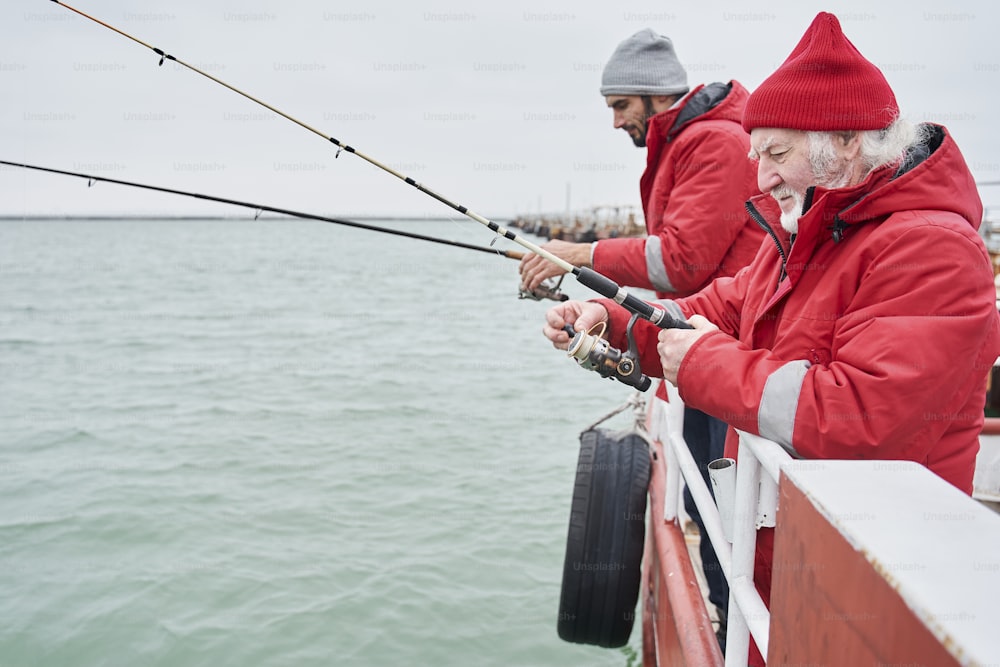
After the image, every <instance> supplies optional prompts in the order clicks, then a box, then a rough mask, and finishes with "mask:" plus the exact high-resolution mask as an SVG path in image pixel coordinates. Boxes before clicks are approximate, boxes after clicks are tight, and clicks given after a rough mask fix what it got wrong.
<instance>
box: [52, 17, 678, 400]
mask: <svg viewBox="0 0 1000 667" xmlns="http://www.w3.org/2000/svg"><path fill="white" fill-rule="evenodd" d="M52 2H54V3H56V4H57V5H60V6H61V7H65V8H66V9H68V10H70V11H72V12H74V13H75V14H78V15H80V16H82V17H83V18H85V19H87V20H89V21H93V22H94V23H96V24H98V25H100V26H103V27H104V28H107V29H108V30H111V31H112V32H116V33H118V34H119V35H121V36H122V37H125V38H127V39H129V40H131V41H133V42H135V43H137V44H139V45H140V46H143V47H145V48H147V49H149V50H150V51H153V52H154V53H155V54H156V55H157V56H159V58H160V60H159V65H160V66H161V67H162V66H163V63H164V62H165V61H167V60H169V61H171V62H175V63H177V64H178V65H180V66H182V67H184V68H186V69H188V70H191V71H192V72H194V73H196V74H200V75H201V76H203V77H205V78H206V79H208V80H210V81H213V82H215V83H217V84H219V85H220V86H223V87H224V88H228V89H229V90H231V91H233V92H234V93H236V94H238V95H240V96H242V97H245V98H246V99H248V100H250V101H251V102H254V103H255V104H258V105H260V106H262V107H264V108H265V109H267V110H269V111H271V112H273V113H276V114H278V115H279V116H281V117H282V118H285V119H287V120H289V121H291V122H293V123H295V124H296V125H298V126H300V127H302V128H304V129H306V130H308V131H309V132H312V133H313V134H315V135H317V136H319V137H321V138H323V139H325V140H326V141H329V142H330V143H332V144H333V145H335V146H336V147H337V156H338V157H339V156H340V153H341V152H342V151H347V152H348V153H352V154H354V155H356V156H357V157H359V158H361V159H362V160H364V161H366V162H368V163H369V164H371V165H373V166H375V167H377V168H379V169H381V170H382V171H385V172H386V173H388V174H391V175H392V176H395V177H396V178H398V179H400V180H401V181H403V182H405V183H406V184H408V185H410V186H412V187H414V188H416V189H417V190H419V191H420V192H423V193H424V194H426V195H428V196H430V197H432V198H434V199H436V200H438V201H439V202H441V203H442V204H444V205H445V206H448V207H449V208H451V209H453V210H455V211H457V212H459V213H461V214H463V215H465V216H467V217H469V218H471V219H472V220H475V221H476V222H478V223H480V224H482V225H484V226H486V227H487V228H488V229H490V230H491V231H492V232H494V233H495V234H497V235H499V236H502V237H504V238H506V239H508V240H510V241H513V242H514V243H517V244H518V245H520V246H522V247H524V248H526V249H527V250H529V251H531V252H532V253H534V254H536V255H538V256H539V257H542V258H544V259H546V260H548V261H550V262H552V263H553V264H555V265H556V266H558V267H559V268H561V269H562V270H563V271H565V272H567V273H571V274H573V277H574V278H576V280H577V282H579V283H580V284H582V285H583V286H585V287H588V288H590V289H592V290H593V291H595V292H597V293H598V294H600V295H601V296H604V297H606V298H609V299H612V300H614V301H615V302H616V303H618V304H620V305H621V306H623V307H624V308H625V309H627V310H628V311H629V312H631V313H632V314H633V315H634V316H638V317H641V318H643V319H645V320H648V321H649V322H652V323H653V324H655V325H656V326H658V327H660V328H661V329H668V328H679V329H690V328H692V327H691V325H689V324H688V323H687V322H685V321H683V320H681V319H677V318H674V317H673V316H671V315H670V314H669V313H667V311H666V310H664V309H663V308H660V307H657V306H654V305H653V304H650V303H647V302H646V301H643V300H642V299H640V298H639V297H637V296H635V295H633V294H629V293H628V291H626V290H625V288H623V287H621V286H620V285H618V284H617V283H616V282H614V281H613V280H611V279H609V278H607V277H605V276H603V275H601V274H600V273H598V272H596V271H594V270H593V269H590V268H588V267H578V266H574V265H573V264H570V263H569V262H567V261H566V260H564V259H562V258H561V257H559V256H557V255H555V254H553V253H551V252H549V251H548V250H546V249H544V248H542V247H541V246H538V245H536V244H534V243H532V242H531V241H528V240H527V239H525V238H523V237H521V236H519V235H517V234H515V233H514V232H512V231H510V230H508V229H506V228H504V227H502V226H500V225H498V224H497V223H495V222H493V221H491V220H489V219H487V218H485V217H483V216H481V215H479V214H478V213H476V212H474V211H472V210H470V209H469V208H468V207H466V206H463V205H461V204H457V203H455V202H453V201H451V200H450V199H448V198H447V197H445V196H444V195H441V194H439V193H437V192H435V191H434V190H431V189H430V188H428V187H426V186H424V185H422V184H420V183H418V182H417V181H415V180H413V179H412V178H410V177H409V176H406V175H404V174H402V173H400V172H399V171H397V170H395V169H393V168H392V167H390V166H388V165H386V164H384V163H382V162H380V161H378V160H376V159H375V158H373V157H371V156H369V155H366V154H365V153H362V152H361V151H359V150H357V149H355V148H354V147H353V146H350V145H348V144H346V143H344V142H342V141H340V140H339V139H336V138H335V137H332V136H330V135H328V134H326V133H324V132H321V131H320V130H318V129H316V128H314V127H312V126H311V125H309V124H308V123H305V122H304V121H302V120H299V119H298V118H295V117H294V116H292V115H290V114H288V113H286V112H284V111H282V110H280V109H278V108H276V107H274V106H272V105H270V104H268V103H267V102H264V101H263V100H261V99H258V98H257V97H254V96H253V95H251V94H249V93H247V92H245V91H243V90H241V89H239V88H237V87H236V86H233V85H232V84H229V83H227V82H225V81H223V80H222V79H219V78H218V77H215V76H213V75H211V74H209V73H208V72H205V71H204V70H202V69H199V68H198V67H195V66H194V65H191V64H190V63H187V62H185V61H183V60H181V59H180V58H178V57H176V56H174V55H172V54H170V53H167V52H166V51H164V50H163V49H160V48H158V47H155V46H153V45H151V44H148V43H146V42H144V41H143V40H141V39H139V38H137V37H135V36H133V35H131V34H129V33H127V32H125V31H123V30H121V29H119V28H116V27H114V26H112V25H110V24H108V23H105V22H104V21H101V20H100V19H97V18H95V17H93V16H91V15H89V14H87V13H85V12H83V11H81V10H79V9H77V8H75V7H73V6H71V5H68V4H66V3H64V2H61V1H60V0H52ZM581 333H583V332H581ZM618 379H622V378H621V377H619V378H618ZM622 381H625V380H622ZM626 384H629V383H628V382H626Z"/></svg>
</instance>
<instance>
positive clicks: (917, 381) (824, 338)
mask: <svg viewBox="0 0 1000 667" xmlns="http://www.w3.org/2000/svg"><path fill="white" fill-rule="evenodd" d="M743 126H744V128H746V130H747V131H749V132H750V143H751V150H750V158H751V159H752V160H755V161H756V162H757V183H758V186H759V187H760V190H761V192H762V193H764V194H761V195H759V196H757V197H755V198H753V199H751V201H750V202H748V204H747V206H748V210H750V211H751V213H752V215H753V216H754V217H755V218H756V219H757V220H758V222H759V223H760V224H761V225H763V226H765V228H766V230H767V232H768V234H769V235H770V237H771V239H772V242H771V243H765V244H764V245H762V246H761V249H760V251H759V252H758V254H757V256H756V257H755V258H754V260H753V262H752V263H751V264H750V266H749V267H747V268H746V269H744V270H743V271H741V272H740V273H738V274H737V275H736V276H735V277H734V278H732V279H723V280H719V281H716V282H714V283H712V284H711V285H709V286H708V287H706V288H705V289H703V290H702V291H700V292H699V293H697V294H695V295H693V296H690V297H687V298H683V299H677V300H675V301H670V302H665V306H666V307H667V308H668V310H670V311H671V312H673V314H675V315H678V316H682V317H686V318H687V319H688V321H689V322H690V324H692V325H693V326H694V329H693V330H680V329H670V330H659V329H657V328H656V327H655V326H653V325H651V324H649V323H648V322H640V323H639V324H638V325H637V326H636V328H635V335H636V341H637V343H638V346H639V350H640V360H641V364H642V368H643V370H644V372H645V373H647V374H649V375H654V376H657V377H663V378H666V379H667V380H668V381H670V382H672V383H673V384H675V385H676V386H677V387H678V390H679V392H680V394H681V396H682V397H683V399H684V400H685V402H686V403H687V404H688V405H692V406H695V407H697V408H699V409H701V410H703V411H705V412H706V413H708V414H711V415H714V416H716V417H719V418H720V419H723V420H724V421H726V422H727V423H729V424H730V425H731V426H734V427H736V428H739V429H742V430H745V431H748V432H750V433H755V434H759V435H761V436H763V437H766V438H769V439H771V440H774V441H776V442H777V443H779V444H780V445H781V446H783V447H784V448H785V449H786V450H788V451H789V452H790V453H791V454H792V455H793V456H795V457H801V458H807V459H826V458H835V459H897V460H912V461H916V462H919V463H921V464H923V465H925V466H926V467H927V468H929V469H930V470H931V471H933V472H934V473H936V474H937V475H939V476H940V477H942V478H943V479H945V480H946V481H948V482H950V483H951V484H953V485H954V486H956V487H958V488H959V489H961V490H962V491H964V492H966V493H971V492H972V478H973V473H974V470H975V460H976V454H977V451H978V447H979V442H978V436H979V431H980V429H981V426H982V422H983V407H984V404H985V394H986V379H987V374H988V372H989V370H990V368H991V366H992V364H993V362H994V361H995V360H996V359H997V356H998V354H1000V318H998V315H997V310H996V292H995V288H994V286H993V273H992V268H991V263H990V258H989V255H988V253H987V251H986V248H985V246H984V244H983V241H982V239H981V238H980V237H979V235H978V233H977V231H976V230H977V228H978V227H979V224H980V223H981V221H982V214H983V208H982V203H981V202H980V199H979V196H978V194H977V191H976V187H975V183H974V180H973V177H972V174H971V173H970V171H969V169H968V166H967V165H966V163H965V160H964V158H963V157H962V154H961V153H960V151H959V149H958V146H957V145H956V144H955V142H954V141H953V139H952V137H951V135H950V134H949V133H948V131H947V129H945V128H944V127H942V126H940V125H934V124H922V125H913V124H911V123H909V122H908V121H906V120H904V119H903V118H901V117H900V115H899V109H898V106H897V103H896V98H895V95H894V93H893V91H892V89H891V88H890V86H889V84H888V83H887V81H886V79H885V77H884V76H883V75H882V73H881V72H880V71H879V70H878V68H877V67H875V65H873V64H872V63H870V62H869V61H868V60H866V59H865V58H864V57H863V56H862V55H861V54H860V53H859V52H858V50H857V49H856V48H855V47H854V45H853V44H852V43H851V42H850V41H849V40H848V39H847V38H846V37H845V36H844V34H843V32H842V31H841V27H840V24H839V22H838V20H837V18H836V17H835V16H833V15H832V14H828V13H820V14H819V15H818V16H817V17H816V18H815V20H814V21H813V22H812V24H811V25H810V26H809V28H808V30H807V31H806V33H805V35H804V36H803V38H802V40H801V41H800V42H799V44H798V45H797V46H796V47H795V49H794V50H793V51H792V53H791V55H790V56H789V57H788V59H787V60H786V61H785V62H784V63H783V64H782V65H781V66H780V67H779V68H778V69H777V70H776V71H775V72H774V73H773V74H772V75H771V76H770V77H768V78H767V79H766V80H765V81H764V82H763V83H762V84H761V86H760V87H759V88H758V89H757V90H755V91H754V92H753V93H752V94H751V95H750V98H749V100H748V102H747V106H746V109H745V111H744V116H743ZM628 317H629V314H628V313H627V312H626V311H625V310H624V309H623V308H621V307H620V306H618V305H617V304H615V303H614V302H611V301H599V302H590V303H581V302H567V303H565V304H562V305H560V306H558V307H556V308H554V309H552V310H550V311H549V312H548V313H547V316H546V320H547V322H546V327H545V334H546V335H547V336H548V338H549V339H551V340H552V341H553V343H554V344H555V345H556V346H557V347H560V348H564V347H566V345H567V343H568V341H569V338H568V336H567V334H566V333H565V332H564V331H562V327H563V326H564V325H566V324H567V323H568V324H572V325H574V327H575V329H576V330H586V329H589V328H590V327H591V326H593V325H594V324H596V323H597V322H599V321H602V320H606V321H607V323H608V334H607V335H608V336H609V340H610V341H611V343H612V344H613V345H616V346H618V347H624V346H625V340H624V333H625V327H626V324H627V321H628ZM719 387H724V388H725V390H724V391H720V390H719V389H718V388H719ZM735 446H736V438H735V433H734V432H733V430H732V428H731V429H730V433H729V436H728V439H727V443H726V450H727V454H728V455H730V456H733V455H735ZM772 547H773V532H772V531H771V530H768V529H764V530H761V532H760V534H759V535H758V554H757V558H756V563H755V580H756V584H757V587H758V590H759V591H760V592H761V595H762V596H763V598H764V600H765V603H767V602H769V597H770V596H769V593H770V580H771V572H770V570H771V555H772V554H771V552H772ZM751 657H752V659H751V663H752V664H758V665H759V664H763V661H762V659H761V657H760V655H759V654H756V655H752V656H751Z"/></svg>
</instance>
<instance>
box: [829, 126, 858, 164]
mask: <svg viewBox="0 0 1000 667" xmlns="http://www.w3.org/2000/svg"><path fill="white" fill-rule="evenodd" d="M834 136H835V141H834V145H835V146H836V147H837V152H838V153H840V156H841V157H842V158H844V159H846V160H853V159H854V158H856V157H857V156H858V154H859V153H860V152H861V133H860V132H854V131H851V132H838V133H837V134H836V135H834Z"/></svg>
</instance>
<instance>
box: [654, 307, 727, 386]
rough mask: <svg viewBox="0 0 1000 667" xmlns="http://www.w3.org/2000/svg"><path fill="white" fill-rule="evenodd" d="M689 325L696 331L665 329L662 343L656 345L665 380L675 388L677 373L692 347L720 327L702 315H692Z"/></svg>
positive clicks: (661, 335) (661, 338)
mask: <svg viewBox="0 0 1000 667" xmlns="http://www.w3.org/2000/svg"><path fill="white" fill-rule="evenodd" d="M688 324H690V325H691V326H692V327H694V329H664V330H663V331H661V332H660V335H659V341H660V342H659V343H657V345H656V351H657V352H659V353H660V364H661V365H662V366H663V379H665V380H667V381H668V382H670V384H672V385H674V386H675V387H676V386H677V372H678V371H679V370H680V368H681V362H683V361H684V356H685V355H686V354H687V353H688V350H690V349H691V346H692V345H694V343H695V341H696V340H698V339H699V338H701V337H702V336H704V335H705V334H707V333H711V332H713V331H718V330H719V327H717V326H715V325H714V324H712V323H711V322H709V321H708V320H706V319H705V318H704V317H702V316H701V315H692V316H691V317H690V318H689V319H688Z"/></svg>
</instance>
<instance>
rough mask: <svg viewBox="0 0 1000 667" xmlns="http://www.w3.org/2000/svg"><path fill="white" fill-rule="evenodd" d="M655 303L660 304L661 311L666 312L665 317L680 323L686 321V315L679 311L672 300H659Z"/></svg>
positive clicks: (678, 307)
mask: <svg viewBox="0 0 1000 667" xmlns="http://www.w3.org/2000/svg"><path fill="white" fill-rule="evenodd" d="M657 303H659V304H660V307H662V308H663V310H665V311H667V315H670V316H671V317H673V318H674V319H677V320H681V321H682V322H686V321H687V315H685V314H684V311H683V310H681V307H680V306H678V305H677V302H676V301H674V300H673V299H660V300H659V301H658V302H657Z"/></svg>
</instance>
